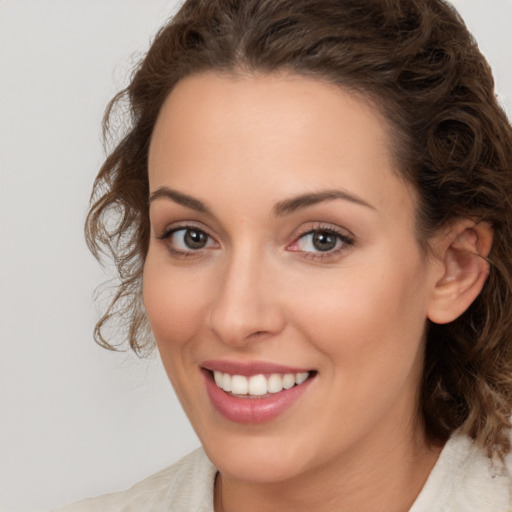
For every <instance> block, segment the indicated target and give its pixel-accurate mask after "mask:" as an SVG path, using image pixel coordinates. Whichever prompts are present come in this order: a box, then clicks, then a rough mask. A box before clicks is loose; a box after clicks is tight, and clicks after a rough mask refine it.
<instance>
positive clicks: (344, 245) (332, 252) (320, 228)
mask: <svg viewBox="0 0 512 512" xmlns="http://www.w3.org/2000/svg"><path fill="white" fill-rule="evenodd" d="M180 231H183V232H184V235H186V233H187V232H189V231H195V232H196V233H201V234H203V235H205V236H206V237H207V241H206V246H205V247H201V248H198V249H197V250H194V249H193V248H189V250H182V249H176V247H173V245H172V244H171V242H170V239H171V237H172V236H173V235H175V234H176V233H178V232H180ZM315 233H322V234H326V235H327V236H334V237H336V239H337V241H336V245H338V244H339V245H340V247H337V248H334V249H328V250H326V251H321V250H317V251H304V250H301V249H298V248H294V246H296V245H297V244H298V243H299V241H300V240H303V239H305V238H306V237H307V236H310V235H313V234H315ZM157 239H158V240H163V241H169V242H168V243H167V244H166V245H167V248H168V250H169V252H170V253H171V254H172V255H173V256H176V257H180V258H190V257H197V256H200V255H201V253H202V251H203V250H204V249H208V248H209V247H208V244H209V243H210V242H212V241H213V242H215V240H214V238H213V237H212V236H210V235H209V234H208V233H207V232H206V231H205V230H204V229H202V228H201V227H199V226H196V225H194V224H182V225H180V226H176V227H173V228H171V229H168V230H167V231H165V232H164V233H163V234H162V235H160V236H158V237H157ZM215 243H217V242H215ZM353 245H354V238H353V237H352V236H350V235H347V234H346V233H344V232H342V231H341V230H338V229H336V228H334V227H333V226H332V225H328V226H326V225H322V224H319V225H315V226H313V227H309V228H308V229H307V230H304V231H303V232H302V233H300V234H299V235H298V236H297V238H295V240H294V241H293V242H292V243H291V244H290V245H288V246H287V247H286V249H287V250H288V251H290V252H297V253H299V254H301V255H302V256H303V257H304V258H307V259H312V260H316V261H323V260H325V259H328V258H331V257H336V256H338V255H339V253H340V252H343V251H346V250H347V249H348V248H350V247H351V246H353Z"/></svg>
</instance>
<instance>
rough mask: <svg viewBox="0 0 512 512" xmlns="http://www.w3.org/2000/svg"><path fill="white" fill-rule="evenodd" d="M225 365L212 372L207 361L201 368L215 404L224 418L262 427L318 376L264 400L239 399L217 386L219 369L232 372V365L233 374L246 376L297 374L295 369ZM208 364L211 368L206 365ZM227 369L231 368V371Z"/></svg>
mask: <svg viewBox="0 0 512 512" xmlns="http://www.w3.org/2000/svg"><path fill="white" fill-rule="evenodd" d="M222 363H223V364H222V365H220V366H219V365H217V364H215V365H214V366H215V368H214V369H213V368H210V366H211V365H210V364H208V363H206V362H205V363H204V365H202V368H201V373H202V375H203V378H204V382H205V385H206V391H207V393H208V396H209V398H210V400H211V402H212V405H213V406H214V407H215V409H216V410H217V411H218V412H219V413H220V414H221V415H222V416H223V417H224V418H226V419H227V420H230V421H233V422H235V423H242V424H259V423H264V422H267V421H271V420H273V419H275V418H277V417H278V416H280V415H281V414H283V413H284V412H285V411H287V410H288V409H289V408H290V407H292V406H293V405H294V404H295V403H296V402H297V401H298V400H299V399H300V398H301V397H302V395H303V394H304V393H305V392H306V391H307V389H308V388H309V386H310V385H311V383H312V382H313V380H315V377H316V375H313V376H312V377H310V378H308V379H307V380H306V381H305V382H303V383H302V384H300V385H298V386H293V387H292V388H290V389H286V390H283V391H280V392H279V393H273V394H269V395H265V396H263V397H261V398H257V397H254V398H239V397H235V396H233V395H230V394H228V393H226V392H225V391H224V390H222V389H220V388H219V387H218V386H217V385H216V384H215V382H214V380H213V377H212V373H211V372H212V371H214V370H216V371H223V372H226V373H232V371H233V366H232V364H234V365H235V366H236V367H237V368H236V371H234V372H233V373H232V374H233V375H244V376H249V375H258V374H268V373H270V374H271V373H294V372H295V369H294V368H291V367H284V366H279V365H274V364H270V365H268V364H266V363H264V364H261V363H250V364H243V365H242V367H240V365H239V364H238V363H231V362H228V361H223V362H222ZM224 363H226V364H224ZM207 364H208V366H206V365H207ZM221 367H222V368H224V370H221V369H220V368H221ZM227 368H230V369H229V370H228V369H227ZM241 369H243V370H244V371H245V373H240V370H241ZM283 369H284V371H283ZM269 370H270V371H269ZM300 371H301V370H300V369H298V372H300ZM302 371H308V370H302ZM298 372H295V373H298Z"/></svg>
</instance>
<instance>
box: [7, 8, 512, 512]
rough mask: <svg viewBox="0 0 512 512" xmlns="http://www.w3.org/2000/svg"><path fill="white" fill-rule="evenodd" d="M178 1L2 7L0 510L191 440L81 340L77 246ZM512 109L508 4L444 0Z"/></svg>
mask: <svg viewBox="0 0 512 512" xmlns="http://www.w3.org/2000/svg"><path fill="white" fill-rule="evenodd" d="M178 3H179V2H178V0H175V1H165V0H88V1H87V2H85V1H78V0H3V1H1V0H0V407H1V409H0V508H1V509H2V510H4V511H13V512H25V511H30V510H34V511H36V510H48V509H51V508H53V507H56V506H58V505H63V504H65V503H67V502H71V501H75V500H77V499H80V498H83V497H87V496H93V495H97V494H101V493H105V492H111V491H115V490H119V489H123V488H126V487H128V486H129V485H131V484H132V483H134V482H135V481H137V480H140V479H142V478H143V477H145V476H147V475H149V474H151V473H153V472H155V471H157V470H158V469H160V468H162V467H164V466H166V465H169V464H170V463H171V462H173V461H175V460H176V459H178V458H179V457H180V456H182V455H184V454H185V453H187V452H188V451H190V450H191V449H192V448H194V447H196V446H198V444H199V443H198V441H197V438H196V437H195V435H194V433H193V431H192V429H191V428H190V426H189V425H188V423H187V420H186V418H185V417H184V414H183V413H182V412H181V409H180V407H179V404H178V403H177V400H176V398H175V396H174V393H173V392H172V390H171V387H170V385H169V384H168V382H167V378H166V376H165V374H164V372H163V370H162V368H161V365H160V362H159V361H158V358H157V357H156V354H155V356H154V357H153V358H151V359H149V360H146V361H140V360H138V359H137V358H135V357H134V356H132V355H131V354H129V353H127V354H116V353H110V352H107V351H105V350H103V349H100V348H99V347H97V346H96V345H95V344H94V342H93V341H92V334H91V333H92V328H93V325H94V321H95V318H96V316H97V311H96V306H95V305H94V303H93V300H92V296H93V292H94V289H95V287H96V285H98V284H99V283H100V282H101V281H102V280H104V279H105V277H107V276H106V275H105V274H103V273H102V271H101V270H100V269H99V267H98V265H97V264H96V262H95V261H94V259H93V258H92V256H90V255H89V253H88V251H87V249H86V247H85V243H84V241H83V235H82V233H83V221H84V218H85V213H86V210H87V203H88V197H89V193H90V188H91V185H92V181H93V179H94V176H95V174H96V171H97V169H98V168H99V165H100V164H101V162H102V158H103V150H102V145H101V141H100V135H101V132H100V123H101V117H102V113H103V109H104V107H105V105H106V103H107V101H108V100H109V99H110V97H111V96H112V95H113V94H114V93H115V92H116V91H117V90H118V89H120V88H121V87H122V86H123V85H125V84H126V82H127V78H128V75H129V70H130V67H131V65H132V63H133V62H134V60H136V59H137V57H138V56H140V55H141V53H142V52H143V51H144V50H145V49H146V48H147V47H148V44H149V41H150V39H151V37H152V36H153V35H154V33H155V31H156V29H157V28H158V27H159V26H160V25H161V24H162V23H163V22H164V21H165V20H166V19H167V18H168V17H169V16H170V15H171V14H172V12H174V11H175V9H176V5H177V4H178ZM454 3H455V5H456V6H457V7H458V8H459V10H460V11H461V12H462V14H463V16H464V17H465V19H466V21H467V23H468V25H469V27H470V29H471V30H472V31H473V32H474V34H475V36H476V38H477V40H478V41H479V43H480V46H481V48H482V50H483V51H484V53H485V54H486V55H487V57H488V59H489V61H490V63H491V65H492V66H493V68H494V71H495V77H496V82H497V89H498V92H499V96H500V99H501V101H502V103H503V104H504V105H505V107H506V109H507V111H508V113H509V117H511V113H512V65H511V64H510V62H511V61H512V30H511V28H510V27H512V0H485V1H484V0H456V1H454Z"/></svg>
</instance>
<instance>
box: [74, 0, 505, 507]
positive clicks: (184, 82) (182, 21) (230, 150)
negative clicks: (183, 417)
mask: <svg viewBox="0 0 512 512" xmlns="http://www.w3.org/2000/svg"><path fill="white" fill-rule="evenodd" d="M124 98H126V99H127V100H128V104H129V108H130V111H131V113H132V121H133V123H132V127H131V129H130V131H129V132H128V133H127V134H126V136H125V138H124V139H123V140H122V141H121V142H120V143H119V145H118V146H117V147H116V148H115V149H114V151H113V152H112V153H111V154H110V155H109V157H108V158H107V160H106V162H105V164H104V166H103V167H102V169H101V171H100V173H99V175H98V177H97V180H96V184H95V190H94V195H93V197H94V202H93V205H92V207H91V211H90V214H89V217H88V221H87V237H88V242H89V245H90V247H91V249H92V250H93V252H94V253H95V254H96V255H99V254H100V253H102V252H105V251H107V252H109V251H110V252H111V254H112V256H113V257H114V260H115V261H116V264H117V268H118V271H119V275H120V277H121V281H122V284H121V286H120V288H119V290H118V293H117V295H116V297H115V300H114V301H113V303H112V305H111V307H110V309H109V310H108V311H107V313H106V314H105V316H104V317H103V318H102V319H101V320H100V322H99V324H98V326H97V330H96V336H97V340H98V341H99V343H100V344H102V345H104V346H105V347H107V348H113V347H110V345H109V344H108V340H106V339H105V338H104V337H103V335H102V332H103V331H102V329H103V327H104V326H105V325H106V324H107V323H108V322H109V321H110V320H113V319H116V318H117V317H119V316H121V317H124V318H125V320H126V319H127V320H128V325H129V329H128V333H127V335H128V340H129V344H130V346H131V347H132V349H134V350H135V351H136V352H137V353H143V352H144V351H145V350H147V349H149V348H150V347H151V343H152V342H151V340H152V337H151V335H150V334H149V333H150V329H151V331H152V335H154V339H155V341H156V345H157V347H158V350H159V352H160V355H161V358H162V361H163V364H164V366H165V368H166V371H167V373H168V376H169V379H170V380H171V382H172V384H173V386H174V389H175V391H176V393H177V395H178V397H179V399H180V401H181V404H182V405H183V408H184V410H185V412H186V413H187V415H188V417H189V419H190V421H191V423H192V425H193V427H194V429H195V431H196V433H197V435H198V437H199V439H200V440H201V443H202V446H203V448H204V451H203V450H200V451H198V452H195V453H193V454H191V455H189V456H188V457H186V458H185V459H183V460H182V461H180V462H178V463H177V464H175V465H174V466H171V467H170V468H168V469H167V470H164V471H163V472H161V473H159V474H157V475H154V476H153V477H150V478H149V479H147V480H146V481H144V482H141V483H140V484H138V485H137V486H135V487H134V488H132V489H130V490H128V491H126V492H124V493H118V494H114V495H109V496H106V497H100V498H97V499H95V500H91V501H86V502H83V503H81V504H78V505H76V508H75V507H71V508H70V509H69V510H173V511H177V510H204V511H215V512H219V511H225V512H229V511H240V510H244V511H252V510H258V511H262V510H264V511H274V510H279V511H286V510H294V511H297V510H304V511H306V510H313V509H314V510H320V511H321V510H329V511H330V510H336V511H344V510H346V511H354V510H357V511H375V510H382V511H407V510H410V511H413V512H420V511H433V510H450V511H462V510H464V511H465V512H467V511H472V510H475V511H476V510H479V511H482V510H496V511H507V510H511V509H512V498H511V491H512V477H511V473H510V470H511V468H510V461H509V458H508V454H509V451H510V440H509V428H510V421H509V417H510V413H511V408H512V367H511V364H512V358H511V355H512V354H511V351H512V341H511V336H510V333H511V320H512V310H511V308H512V304H511V301H510V299H509V297H510V291H511V284H512V280H511V275H510V269H511V261H510V258H511V256H510V254H511V251H510V249H511V247H512V231H511V227H512V205H511V199H510V198H511V197H512V129H511V127H510V124H509V122H508V121H507V119H506V116H505V114H504V113H503V112H502V110H501V109H500V107H499V106H498V104H497V102H496V99H495V96H494V91H493V81H492V76H491V73H490V70H489V68H488V65H487V64H486V62H485V60H484V58H483V56H482V55H481V54H480V52H479V51H478V49H477V46H476V44H475V43H474V41H473V40H472V38H471V36H470V35H469V33H468V32H467V29H466V28H465V26H464V24H463V22H462V20H461V19H460V18H459V16H458V15H457V13H456V12H455V11H454V10H453V9H452V8H451V7H449V6H448V5H447V4H445V3H444V2H443V1H442V0H429V1H424V0H421V1H420V0H386V1H383V2H376V1H373V0H364V1H360V0H358V1H357V2H356V1H349V0H340V1H337V2H335V1H332V0H294V1H290V0H244V1H242V0H209V1H189V2H186V3H185V5H184V6H183V7H182V8H181V10H180V11H179V12H178V14H177V15H176V17H175V18H174V19H173V20H172V21H171V22H170V23H169V24H168V25H167V26H165V27H164V28H163V29H162V30H161V31H160V32H159V34H158V35H157V37H156V39H155V41H154V43H153V45H152V47H151V49H150V50H149V52H148V54H147V55H146V57H145V59H144V60H143V62H142V63H141V65H140V67H139V68H138V70H137V72H136V74H135V75H134V78H133V80H132V83H131V84H130V86H129V87H128V88H127V90H126V91H125V92H123V93H121V94H120V95H119V96H118V97H117V98H115V100H114V102H113V104H112V105H115V104H116V103H118V102H120V101H122V100H123V99H124ZM108 115H110V114H108ZM108 115H107V120H108ZM113 218H114V219H115V221H114V222H113Z"/></svg>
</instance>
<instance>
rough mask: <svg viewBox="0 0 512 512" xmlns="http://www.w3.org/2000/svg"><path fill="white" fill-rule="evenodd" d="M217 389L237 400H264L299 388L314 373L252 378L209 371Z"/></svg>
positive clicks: (253, 376) (261, 375)
mask: <svg viewBox="0 0 512 512" xmlns="http://www.w3.org/2000/svg"><path fill="white" fill-rule="evenodd" d="M209 372H210V375H211V377H212V379H213V380H214V382H215V384H216V385H217V387H218V388H219V389H222V390H223V391H225V392H226V393H228V394H229V395H231V396H234V397H237V398H266V397H269V396H272V395H274V394H276V393H280V392H281V391H284V390H288V389H291V388H293V387H296V386H300V385H301V384H303V383H304V382H306V381H307V380H308V379H310V378H312V377H313V376H314V375H315V374H316V372H315V371H307V372H300V373H272V374H261V373H260V374H257V375H252V376H245V375H232V374H230V373H225V372H221V371H217V370H215V371H211V370H209Z"/></svg>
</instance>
